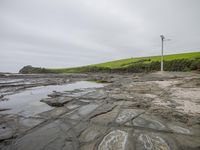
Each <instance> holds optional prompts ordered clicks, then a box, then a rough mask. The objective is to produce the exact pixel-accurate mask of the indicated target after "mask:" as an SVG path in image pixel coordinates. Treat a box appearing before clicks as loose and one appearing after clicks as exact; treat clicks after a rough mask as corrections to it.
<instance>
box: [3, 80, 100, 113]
mask: <svg viewBox="0 0 200 150" xmlns="http://www.w3.org/2000/svg"><path fill="white" fill-rule="evenodd" d="M100 87H103V84H99V83H95V82H88V81H79V82H75V83H72V84H64V85H49V86H39V87H34V88H28V89H26V90H24V91H22V92H19V93H16V94H12V95H8V96H5V98H6V99H8V100H7V101H0V109H9V110H6V111H1V112H0V114H20V115H23V116H26V117H29V116H34V115H36V114H38V113H41V112H45V111H48V110H51V109H53V107H50V106H49V105H47V104H45V103H43V102H40V100H41V99H44V98H47V97H48V96H47V95H48V94H50V93H51V92H52V91H57V92H64V91H72V90H75V89H84V88H100Z"/></svg>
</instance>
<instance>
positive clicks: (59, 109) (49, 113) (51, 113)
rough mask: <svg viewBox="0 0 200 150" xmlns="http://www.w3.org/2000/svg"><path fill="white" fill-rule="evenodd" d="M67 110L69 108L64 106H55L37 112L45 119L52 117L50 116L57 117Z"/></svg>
mask: <svg viewBox="0 0 200 150" xmlns="http://www.w3.org/2000/svg"><path fill="white" fill-rule="evenodd" d="M68 111H69V110H68V109H67V108H66V107H57V108H54V109H52V110H49V111H46V112H43V113H40V114H38V116H40V117H42V118H45V119H52V118H57V117H59V116H61V115H62V114H64V113H66V112H68Z"/></svg>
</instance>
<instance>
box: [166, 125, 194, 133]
mask: <svg viewBox="0 0 200 150" xmlns="http://www.w3.org/2000/svg"><path fill="white" fill-rule="evenodd" d="M168 128H170V129H171V130H172V131H173V132H176V133H183V134H192V133H191V132H190V130H189V129H186V128H184V127H181V126H177V125H173V124H170V125H168Z"/></svg>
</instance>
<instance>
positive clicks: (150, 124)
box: [132, 114, 168, 130]
mask: <svg viewBox="0 0 200 150" xmlns="http://www.w3.org/2000/svg"><path fill="white" fill-rule="evenodd" d="M132 123H133V125H134V126H139V127H145V128H151V129H155V130H168V128H167V127H166V126H165V125H164V124H163V123H162V122H161V121H160V120H158V119H157V118H154V117H152V116H147V115H144V114H143V115H141V116H139V117H137V118H136V119H134V120H133V121H132Z"/></svg>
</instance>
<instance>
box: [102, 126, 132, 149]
mask: <svg viewBox="0 0 200 150" xmlns="http://www.w3.org/2000/svg"><path fill="white" fill-rule="evenodd" d="M127 139H128V133H127V132H125V131H122V130H114V131H112V132H110V133H109V134H107V135H106V136H105V137H104V138H103V140H102V141H101V143H100V144H99V146H98V150H125V149H126V143H127Z"/></svg>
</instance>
